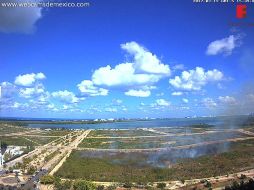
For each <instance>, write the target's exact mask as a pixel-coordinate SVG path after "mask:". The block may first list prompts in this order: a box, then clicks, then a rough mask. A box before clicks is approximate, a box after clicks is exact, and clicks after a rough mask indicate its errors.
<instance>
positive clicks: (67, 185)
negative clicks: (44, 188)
mask: <svg viewBox="0 0 254 190" xmlns="http://www.w3.org/2000/svg"><path fill="white" fill-rule="evenodd" d="M54 187H55V190H69V189H71V187H72V182H71V181H70V180H66V181H61V180H55V183H54Z"/></svg>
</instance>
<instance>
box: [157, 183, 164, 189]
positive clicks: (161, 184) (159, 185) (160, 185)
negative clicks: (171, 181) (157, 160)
mask: <svg viewBox="0 0 254 190" xmlns="http://www.w3.org/2000/svg"><path fill="white" fill-rule="evenodd" d="M165 187H166V183H158V184H157V188H160V189H164V188H165Z"/></svg>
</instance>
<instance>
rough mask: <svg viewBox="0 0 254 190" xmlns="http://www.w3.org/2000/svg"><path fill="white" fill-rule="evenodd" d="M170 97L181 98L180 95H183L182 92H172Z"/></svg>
mask: <svg viewBox="0 0 254 190" xmlns="http://www.w3.org/2000/svg"><path fill="white" fill-rule="evenodd" d="M171 95H172V96H181V95H183V93H182V92H172V93H171Z"/></svg>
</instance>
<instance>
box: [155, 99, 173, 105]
mask: <svg viewBox="0 0 254 190" xmlns="http://www.w3.org/2000/svg"><path fill="white" fill-rule="evenodd" d="M155 102H156V105H157V106H170V105H171V103H170V102H169V101H167V100H164V99H157V100H156V101H155Z"/></svg>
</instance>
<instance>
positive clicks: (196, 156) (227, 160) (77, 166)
mask: <svg viewBox="0 0 254 190" xmlns="http://www.w3.org/2000/svg"><path fill="white" fill-rule="evenodd" d="M253 159H254V140H246V141H241V142H234V143H223V144H217V145H208V146H203V147H199V148H191V149H185V150H174V151H160V152H154V153H114V152H93V151H74V152H72V154H71V155H70V157H69V158H67V160H66V162H65V163H64V164H63V166H62V167H61V168H60V169H59V170H58V172H57V173H56V176H59V177H63V178H70V179H76V178H85V179H87V180H95V181H118V182H126V181H131V182H153V181H167V180H181V179H190V176H191V178H203V177H211V176H218V175H225V174H228V173H234V172H239V171H243V170H247V169H250V168H253V167H254V162H253Z"/></svg>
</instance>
